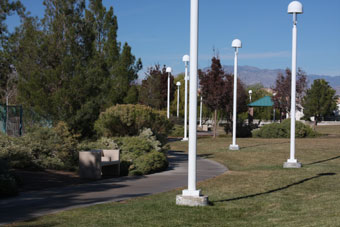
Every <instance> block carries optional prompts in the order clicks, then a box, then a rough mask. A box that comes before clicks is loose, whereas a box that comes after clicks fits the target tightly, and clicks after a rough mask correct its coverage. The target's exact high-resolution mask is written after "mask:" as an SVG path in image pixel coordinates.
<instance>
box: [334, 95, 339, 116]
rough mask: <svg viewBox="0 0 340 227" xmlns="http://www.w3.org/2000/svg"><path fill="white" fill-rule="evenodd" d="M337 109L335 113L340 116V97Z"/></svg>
mask: <svg viewBox="0 0 340 227" xmlns="http://www.w3.org/2000/svg"><path fill="white" fill-rule="evenodd" d="M337 107H338V108H337V110H335V111H334V115H335V116H337V117H339V116H340V98H338V100H337Z"/></svg>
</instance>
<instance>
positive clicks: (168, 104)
mask: <svg viewBox="0 0 340 227" xmlns="http://www.w3.org/2000/svg"><path fill="white" fill-rule="evenodd" d="M166 72H167V73H168V97H167V112H166V116H167V118H168V119H169V118H170V76H171V72H172V68H171V67H167V68H166Z"/></svg>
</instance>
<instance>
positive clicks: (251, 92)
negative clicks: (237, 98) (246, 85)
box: [248, 90, 253, 102]
mask: <svg viewBox="0 0 340 227" xmlns="http://www.w3.org/2000/svg"><path fill="white" fill-rule="evenodd" d="M248 93H249V100H250V102H251V94H253V91H252V90H249V91H248Z"/></svg>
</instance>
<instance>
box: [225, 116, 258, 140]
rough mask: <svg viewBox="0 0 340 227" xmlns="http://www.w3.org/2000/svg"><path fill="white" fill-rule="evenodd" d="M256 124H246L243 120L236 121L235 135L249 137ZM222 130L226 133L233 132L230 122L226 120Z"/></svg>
mask: <svg viewBox="0 0 340 227" xmlns="http://www.w3.org/2000/svg"><path fill="white" fill-rule="evenodd" d="M256 127H257V125H254V124H246V123H245V122H244V121H243V120H240V121H237V123H236V137H239V138H241V137H242V138H244V137H251V136H252V130H253V129H255V128H256ZM224 131H225V133H226V134H229V133H231V134H232V132H233V125H232V122H228V123H226V124H225V125H224Z"/></svg>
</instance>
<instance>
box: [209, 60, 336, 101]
mask: <svg viewBox="0 0 340 227" xmlns="http://www.w3.org/2000/svg"><path fill="white" fill-rule="evenodd" d="M207 69H208V68H205V69H204V70H207ZM223 69H224V71H225V72H227V73H233V72H234V66H231V65H224V66H223ZM284 72H285V70H284V69H260V68H257V67H253V66H247V65H245V66H239V67H238V75H239V77H240V78H241V80H242V81H243V82H244V83H245V84H246V85H251V84H256V83H261V84H263V86H264V87H273V86H274V85H275V80H276V78H277V75H278V74H279V73H284ZM315 79H324V80H326V81H328V82H329V85H330V86H332V87H333V88H334V89H336V91H337V94H338V95H340V75H339V76H325V75H314V74H311V75H307V80H308V84H309V85H310V84H311V83H312V82H313V81H314V80H315Z"/></svg>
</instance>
